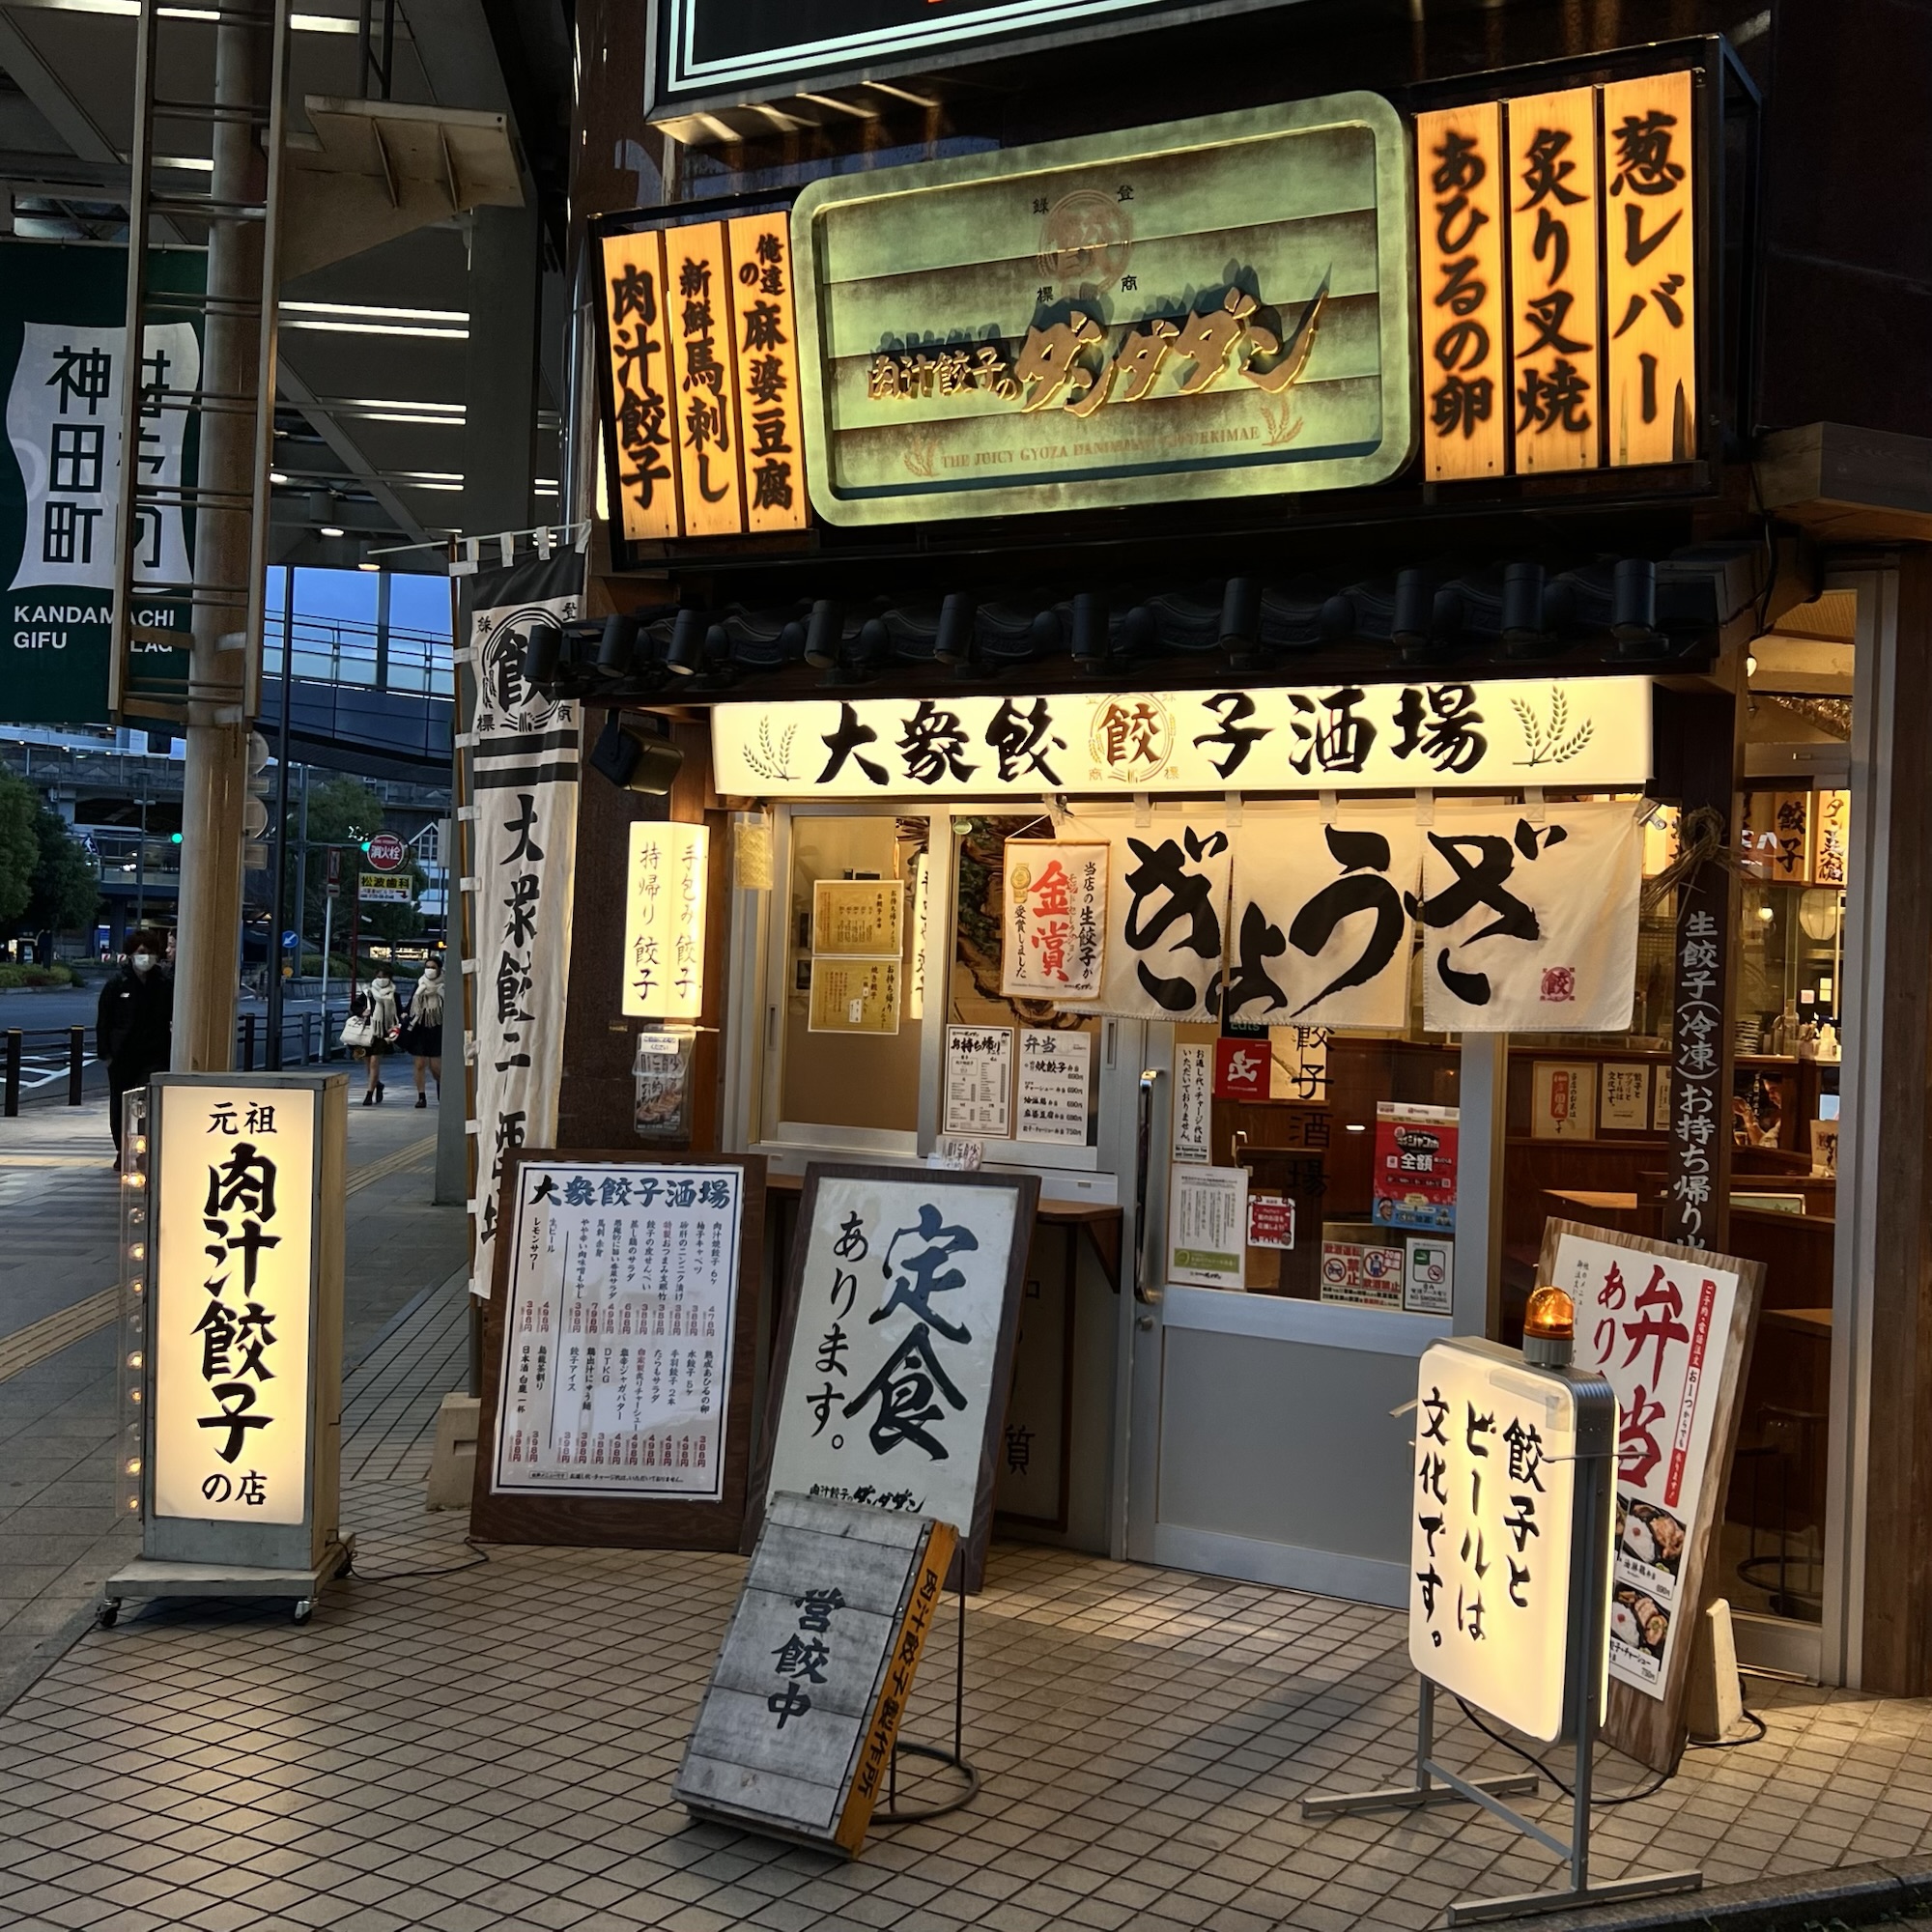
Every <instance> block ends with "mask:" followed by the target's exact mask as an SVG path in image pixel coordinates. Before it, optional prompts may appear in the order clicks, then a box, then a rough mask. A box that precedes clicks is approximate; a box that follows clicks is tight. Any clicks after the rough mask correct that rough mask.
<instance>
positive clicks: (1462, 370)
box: [1415, 100, 1510, 482]
mask: <svg viewBox="0 0 1932 1932" xmlns="http://www.w3.org/2000/svg"><path fill="white" fill-rule="evenodd" d="M1415 165H1416V175H1417V180H1416V209H1417V213H1418V216H1419V220H1420V225H1421V244H1422V247H1421V255H1422V292H1421V293H1422V302H1421V309H1422V343H1423V352H1424V357H1425V360H1424V364H1423V391H1424V400H1425V402H1426V404H1427V408H1426V410H1425V412H1424V417H1423V446H1424V451H1425V457H1426V466H1427V470H1428V475H1429V479H1430V481H1431V482H1434V481H1435V480H1436V478H1438V477H1445V476H1496V475H1500V474H1501V473H1502V469H1503V465H1504V458H1505V455H1506V453H1507V449H1508V424H1509V418H1510V381H1509V368H1508V364H1507V361H1506V359H1505V341H1506V336H1507V329H1506V324H1505V310H1504V305H1503V236H1504V225H1503V192H1504V189H1505V188H1506V186H1507V185H1508V184H1507V182H1506V181H1505V179H1504V176H1505V168H1504V158H1503V140H1502V108H1501V106H1500V104H1499V103H1498V102H1496V101H1493V100H1487V101H1482V102H1479V103H1478V104H1477V105H1475V106H1472V107H1458V108H1452V109H1450V110H1448V111H1446V112H1443V113H1437V114H1418V115H1417V116H1416V118H1415Z"/></svg>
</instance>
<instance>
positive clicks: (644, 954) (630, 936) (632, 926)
mask: <svg viewBox="0 0 1932 1932" xmlns="http://www.w3.org/2000/svg"><path fill="white" fill-rule="evenodd" d="M709 844H710V835H709V834H708V833H707V832H706V830H705V828H704V827H703V826H701V825H684V824H679V823H676V822H674V821H666V820H655V821H646V822H644V823H640V824H637V825H633V826H632V827H631V849H630V866H629V872H628V877H627V883H626V888H625V899H624V1011H625V1013H626V1015H627V1016H629V1017H632V1018H637V1019H655V1020H685V1021H693V1020H696V1018H697V1016H698V1014H699V1012H700V1011H701V1010H702V1009H703V1006H704V882H705V873H706V867H707V849H708V847H709Z"/></svg>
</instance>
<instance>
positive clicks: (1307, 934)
mask: <svg viewBox="0 0 1932 1932" xmlns="http://www.w3.org/2000/svg"><path fill="white" fill-rule="evenodd" d="M1422 838H1423V833H1422V828H1421V826H1419V825H1418V824H1417V823H1416V814H1415V808H1414V807H1413V806H1412V805H1407V804H1403V805H1398V806H1392V807H1388V808H1385V809H1384V808H1378V807H1375V806H1350V807H1346V808H1343V809H1341V810H1327V811H1324V810H1322V808H1321V806H1320V805H1318V804H1315V803H1314V802H1312V801H1311V802H1309V803H1307V804H1292V805H1282V806H1272V805H1270V806H1260V807H1256V806H1250V807H1249V808H1248V809H1247V810H1246V811H1245V812H1244V813H1243V814H1242V819H1241V824H1240V827H1239V829H1238V831H1237V832H1236V834H1235V872H1234V895H1233V900H1232V917H1231V919H1230V922H1229V930H1228V967H1227V980H1226V985H1227V1006H1228V1011H1229V1016H1230V1017H1231V1018H1233V1019H1236V1020H1240V1021H1248V1022H1263V1023H1264V1024H1266V1025H1268V1026H1270V1027H1285V1026H1302V1027H1309V1026H1323V1027H1380V1028H1389V1029H1397V1028H1400V1027H1401V1026H1402V1025H1403V1023H1404V1020H1405V1019H1406V1016H1407V1009H1408V966H1409V954H1410V952H1411V938H1412V932H1413V925H1414V922H1413V920H1412V918H1411V913H1412V910H1413V907H1414V904H1415V895H1416V889H1417V887H1418V886H1419V884H1420V883H1421V872H1422Z"/></svg>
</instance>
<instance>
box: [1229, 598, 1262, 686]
mask: <svg viewBox="0 0 1932 1932" xmlns="http://www.w3.org/2000/svg"><path fill="white" fill-rule="evenodd" d="M1221 648H1222V649H1223V650H1224V651H1226V652H1227V653H1228V662H1229V663H1230V664H1231V665H1233V666H1234V667H1235V668H1236V670H1247V669H1249V668H1251V667H1252V666H1253V665H1254V663H1255V661H1256V659H1258V658H1259V657H1260V656H1261V648H1262V581H1261V579H1260V578H1259V577H1231V578H1229V580H1228V587H1227V589H1226V590H1224V591H1223V592H1222V593H1221Z"/></svg>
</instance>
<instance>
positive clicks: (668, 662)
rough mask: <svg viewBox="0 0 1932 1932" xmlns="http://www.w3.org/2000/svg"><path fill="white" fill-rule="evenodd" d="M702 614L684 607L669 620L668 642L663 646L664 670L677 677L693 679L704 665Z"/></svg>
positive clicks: (703, 624) (703, 622) (703, 623)
mask: <svg viewBox="0 0 1932 1932" xmlns="http://www.w3.org/2000/svg"><path fill="white" fill-rule="evenodd" d="M705 628H706V627H705V621H704V612H703V611H694V610H693V609H692V608H691V606H690V605H688V604H687V605H686V606H685V607H684V609H683V610H681V611H679V612H678V613H677V615H676V616H675V617H673V618H672V619H671V625H670V642H669V643H668V645H666V646H665V668H666V669H667V670H668V671H670V672H672V673H673V674H674V675H676V676H678V677H695V676H696V674H697V672H698V671H699V670H700V669H701V668H703V665H704V632H705Z"/></svg>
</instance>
